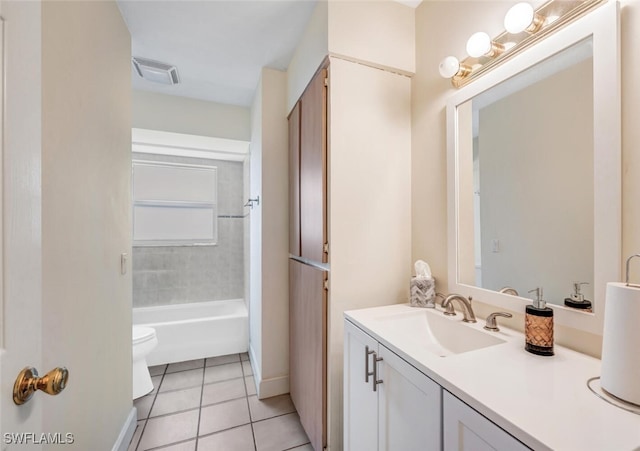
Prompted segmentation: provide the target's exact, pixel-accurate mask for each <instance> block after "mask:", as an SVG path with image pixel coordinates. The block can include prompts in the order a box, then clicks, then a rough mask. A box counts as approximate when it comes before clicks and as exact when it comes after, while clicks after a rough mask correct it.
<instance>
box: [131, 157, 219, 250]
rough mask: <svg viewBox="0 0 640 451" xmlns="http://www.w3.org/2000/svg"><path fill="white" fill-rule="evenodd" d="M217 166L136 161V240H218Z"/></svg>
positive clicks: (140, 242)
mask: <svg viewBox="0 0 640 451" xmlns="http://www.w3.org/2000/svg"><path fill="white" fill-rule="evenodd" d="M217 238H218V209H217V170H216V167H215V166H204V165H190V164H176V163H165V162H157V161H133V244H134V245H135V246H175V245H197V244H205V245H212V244H216V242H217Z"/></svg>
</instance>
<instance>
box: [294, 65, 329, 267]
mask: <svg viewBox="0 0 640 451" xmlns="http://www.w3.org/2000/svg"><path fill="white" fill-rule="evenodd" d="M326 77H327V70H326V69H322V70H320V71H319V72H318V73H317V74H316V75H315V77H314V78H313V79H312V80H311V82H310V83H309V86H307V89H306V90H305V92H304V94H303V95H302V98H301V100H300V103H301V113H300V114H301V117H300V255H301V256H302V257H303V258H305V259H308V260H311V261H315V262H326V261H327V257H326V254H325V252H324V243H325V242H326V236H327V223H326V216H327V94H326V93H327V89H326V86H325V79H326Z"/></svg>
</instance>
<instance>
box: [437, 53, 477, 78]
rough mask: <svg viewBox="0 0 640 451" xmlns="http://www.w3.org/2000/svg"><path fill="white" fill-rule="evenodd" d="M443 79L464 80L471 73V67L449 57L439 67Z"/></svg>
mask: <svg viewBox="0 0 640 451" xmlns="http://www.w3.org/2000/svg"><path fill="white" fill-rule="evenodd" d="M438 69H439V71H440V75H441V76H442V77H443V78H463V77H466V76H467V75H469V74H470V73H471V70H472V69H471V67H469V66H467V65H464V64H460V61H458V58H456V57H455V56H447V57H446V58H445V59H443V60H442V61H441V62H440V66H439V67H438Z"/></svg>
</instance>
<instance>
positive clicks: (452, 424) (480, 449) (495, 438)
mask: <svg viewBox="0 0 640 451" xmlns="http://www.w3.org/2000/svg"><path fill="white" fill-rule="evenodd" d="M443 403H444V406H443V410H444V415H443V421H444V449H445V451H449V450H450V451H495V450H497V451H520V450H528V449H529V448H527V447H526V446H525V445H523V444H522V443H521V442H520V441H518V440H517V439H516V438H514V437H513V436H511V435H510V434H508V433H507V432H505V431H504V430H502V429H501V428H500V427H498V426H496V425H495V424H494V423H492V422H491V421H489V420H488V419H487V418H485V417H484V416H482V415H480V414H479V413H478V412H476V411H475V410H473V409H472V408H471V407H469V406H468V405H466V404H465V403H463V402H462V401H460V400H459V399H458V398H456V397H455V396H453V395H452V394H451V393H449V392H447V391H444V395H443Z"/></svg>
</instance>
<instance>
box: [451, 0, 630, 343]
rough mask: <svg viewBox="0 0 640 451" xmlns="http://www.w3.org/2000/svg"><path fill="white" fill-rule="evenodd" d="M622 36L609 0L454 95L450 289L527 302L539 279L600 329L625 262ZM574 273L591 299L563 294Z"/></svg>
mask: <svg viewBox="0 0 640 451" xmlns="http://www.w3.org/2000/svg"><path fill="white" fill-rule="evenodd" d="M618 41H619V39H618V11H617V4H616V3H615V2H609V3H607V4H605V5H603V6H601V7H600V8H598V9H596V10H594V11H592V12H591V13H589V14H588V15H586V16H584V17H582V18H581V19H579V20H577V21H576V22H574V23H571V24H569V25H568V26H566V27H565V28H563V29H561V30H560V31H558V32H557V33H555V34H554V35H552V36H550V37H547V38H546V39H544V40H543V41H541V42H539V43H537V44H536V45H534V46H533V47H531V48H530V49H528V50H527V51H525V52H523V53H522V54H520V55H518V56H517V57H514V58H513V59H512V60H510V61H507V62H506V63H504V64H503V65H501V66H499V67H497V68H496V69H494V70H493V71H492V72H491V73H489V74H487V75H485V76H484V77H482V78H479V79H478V80H476V81H475V82H473V83H471V84H469V85H468V86H466V87H465V88H463V89H461V90H460V91H458V92H457V93H456V94H455V95H453V96H452V98H451V99H450V101H449V103H448V105H447V128H448V162H449V163H448V182H449V190H448V204H449V290H450V291H452V292H459V293H461V294H464V295H469V296H473V297H474V298H475V299H477V300H478V301H481V302H485V303H488V304H492V305H495V306H497V307H500V308H506V309H510V310H514V311H523V310H524V306H525V305H526V304H527V303H529V302H530V300H529V299H528V298H529V297H530V296H531V295H530V294H528V293H527V292H528V291H529V290H533V289H535V288H536V287H542V288H543V289H544V298H545V300H546V301H547V302H548V303H549V304H550V306H552V307H553V308H554V309H555V310H556V322H557V323H559V324H563V325H567V326H570V327H574V328H579V329H582V330H587V331H590V332H594V333H601V330H602V319H603V312H604V297H605V286H606V283H607V282H609V281H618V280H620V267H621V256H620V252H621V176H620V172H621V163H620V74H619V65H620V63H619V43H618ZM576 282H582V283H585V284H584V285H582V290H581V291H582V294H583V295H584V297H585V298H586V299H588V300H590V301H591V303H592V309H591V310H585V309H583V310H577V309H573V308H569V307H565V306H564V304H565V302H564V301H565V298H570V295H571V293H572V292H573V291H574V283H576ZM507 287H508V288H510V290H504V289H505V288H507ZM501 290H502V292H501ZM504 291H506V293H505V292H504Z"/></svg>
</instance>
